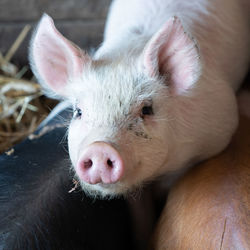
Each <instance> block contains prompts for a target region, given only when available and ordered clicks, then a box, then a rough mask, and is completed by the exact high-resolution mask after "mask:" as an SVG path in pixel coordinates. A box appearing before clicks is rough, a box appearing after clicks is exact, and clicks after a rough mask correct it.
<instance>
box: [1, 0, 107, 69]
mask: <svg viewBox="0 0 250 250" xmlns="http://www.w3.org/2000/svg"><path fill="white" fill-rule="evenodd" d="M110 2H111V0H0V51H1V52H2V53H3V54H4V53H6V51H7V50H8V48H9V47H10V45H11V44H12V43H13V42H14V40H15V38H16V37H17V36H18V34H19V33H20V31H21V30H22V28H23V27H24V26H25V25H26V24H30V25H32V27H35V26H36V24H37V21H38V20H39V18H40V17H41V15H42V13H44V12H46V13H47V14H49V15H50V16H52V18H53V19H54V20H55V24H56V26H57V28H58V29H59V30H60V32H62V33H63V34H64V35H65V36H66V37H67V38H68V39H70V40H72V41H73V42H75V43H76V44H77V45H78V46H80V47H81V48H84V49H90V48H93V47H94V48H95V47H97V46H98V44H100V42H101V41H102V37H103V28H104V23H105V19H106V15H107V11H108V8H109V5H110ZM30 34H31V31H30ZM30 34H29V36H27V38H26V39H25V41H24V43H23V44H22V47H20V49H19V50H18V51H17V53H16V54H15V56H14V58H13V60H12V61H14V62H15V63H18V64H21V65H23V64H27V48H28V44H29V39H30Z"/></svg>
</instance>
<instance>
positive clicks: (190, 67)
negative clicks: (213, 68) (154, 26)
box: [143, 17, 201, 94]
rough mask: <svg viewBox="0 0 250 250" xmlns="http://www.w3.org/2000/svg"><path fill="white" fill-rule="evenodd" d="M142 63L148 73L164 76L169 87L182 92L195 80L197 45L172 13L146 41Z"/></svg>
mask: <svg viewBox="0 0 250 250" xmlns="http://www.w3.org/2000/svg"><path fill="white" fill-rule="evenodd" d="M143 60H144V61H143V64H144V67H145V69H146V72H147V74H148V75H150V77H157V76H158V75H163V76H166V78H167V79H166V81H167V83H169V86H170V90H171V92H173V93H174V94H182V93H183V92H185V91H186V90H188V89H189V88H190V87H192V85H193V84H194V83H195V82H197V80H198V78H199V76H200V71H201V62H200V58H199V51H198V46H197V44H196V43H195V41H194V40H193V39H192V38H190V36H189V35H188V34H187V33H186V32H185V31H184V29H183V26H182V24H181V22H180V20H179V19H178V18H177V17H173V18H172V19H170V20H168V21H167V23H165V25H164V26H163V27H162V28H161V29H160V30H159V32H157V33H156V34H155V35H154V36H153V37H152V38H151V40H150V41H149V42H148V44H147V46H146V48H145V50H144V54H143Z"/></svg>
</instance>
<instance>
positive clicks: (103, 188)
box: [79, 180, 131, 199]
mask: <svg viewBox="0 0 250 250" xmlns="http://www.w3.org/2000/svg"><path fill="white" fill-rule="evenodd" d="M79 182H80V185H81V187H82V189H83V190H84V192H85V193H86V194H87V195H89V196H91V197H98V198H105V199H106V198H114V197H119V196H124V195H126V194H128V193H129V192H130V191H131V187H130V186H129V185H125V184H123V183H121V182H117V183H112V184H105V183H98V184H88V183H86V182H83V181H81V180H80V181H79Z"/></svg>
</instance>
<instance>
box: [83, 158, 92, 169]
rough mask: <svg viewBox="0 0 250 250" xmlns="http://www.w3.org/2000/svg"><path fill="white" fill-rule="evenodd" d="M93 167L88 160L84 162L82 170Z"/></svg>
mask: <svg viewBox="0 0 250 250" xmlns="http://www.w3.org/2000/svg"><path fill="white" fill-rule="evenodd" d="M92 165H93V162H92V161H91V160H90V159H89V160H87V161H84V168H91V167H92Z"/></svg>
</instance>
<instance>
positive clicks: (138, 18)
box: [30, 0, 250, 197]
mask: <svg viewBox="0 0 250 250" xmlns="http://www.w3.org/2000/svg"><path fill="white" fill-rule="evenodd" d="M248 16H249V13H248V12H247V10H246V8H244V7H243V4H242V3H241V1H238V0H237V1H236V0H214V1H209V0H196V1H194V0H191V1H185V0H175V1H170V0H147V1H143V0H127V1H123V0H116V1H113V2H112V5H111V8H110V11H109V14H108V18H107V24H106V28H105V33H104V41H103V43H102V45H101V46H100V48H99V49H98V50H97V51H96V53H95V54H94V55H93V56H90V55H88V54H87V53H86V52H84V51H83V50H81V49H80V48H79V47H77V46H76V45H74V44H73V43H72V42H70V41H69V40H67V39H66V38H65V37H64V36H62V34H60V33H59V31H58V30H57V29H56V28H55V26H54V23H53V21H52V19H51V18H50V17H49V16H48V15H46V14H44V15H43V17H42V19H41V21H40V22H39V24H38V27H37V29H36V31H35V32H34V35H33V38H32V41H31V46H30V62H31V66H32V70H33V72H34V74H35V76H36V77H37V78H38V80H39V82H40V83H41V85H42V86H43V88H44V89H45V91H46V93H47V94H48V95H50V96H54V97H58V98H61V99H66V100H68V101H69V102H71V103H72V107H73V110H74V111H73V118H72V121H71V123H70V126H69V130H68V145H69V155H70V159H71V162H72V168H73V170H74V171H75V174H76V178H77V179H78V180H79V182H80V184H81V186H82V188H83V189H84V190H85V191H86V192H87V193H89V194H90V195H93V196H96V195H98V196H101V197H105V196H111V197H112V196H116V195H120V194H126V193H128V192H129V191H130V190H136V189H138V188H140V187H142V186H143V185H144V184H145V183H147V182H149V181H151V180H155V179H156V178H157V177H159V176H163V178H162V181H163V182H164V183H165V184H167V185H168V184H170V183H171V178H169V176H170V177H171V175H172V174H174V175H177V176H178V175H179V174H180V173H181V172H183V171H184V170H185V169H187V168H188V167H189V166H192V165H193V164H195V163H197V162H199V161H201V160H204V159H207V158H209V157H211V156H213V155H216V154H218V153H219V152H221V151H222V150H223V149H224V148H225V147H226V146H227V145H228V143H229V141H230V140H231V136H232V134H233V133H234V131H235V129H236V127H237V124H238V112H237V104H236V98H235V91H236V90H237V89H238V88H239V86H240V83H241V81H242V79H243V77H244V75H245V73H246V71H247V68H248V63H249V53H248V52H249V48H250V42H249V40H250V38H249V20H248ZM79 32H81V31H79ZM83 36H84V34H83Z"/></svg>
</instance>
